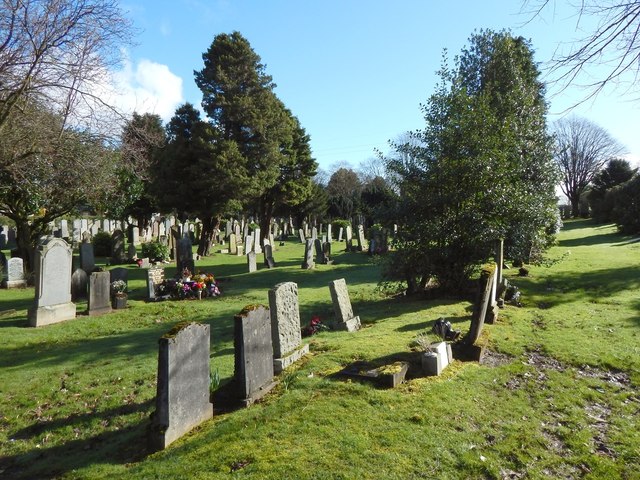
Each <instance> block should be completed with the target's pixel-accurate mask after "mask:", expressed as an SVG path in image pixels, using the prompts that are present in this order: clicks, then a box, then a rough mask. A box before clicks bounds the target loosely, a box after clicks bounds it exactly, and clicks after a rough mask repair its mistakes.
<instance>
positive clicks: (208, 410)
mask: <svg viewBox="0 0 640 480" xmlns="http://www.w3.org/2000/svg"><path fill="white" fill-rule="evenodd" d="M158 343H159V348H158V386H157V394H156V411H155V414H154V415H153V420H152V427H151V430H150V435H151V437H150V443H151V446H152V447H153V449H154V450H162V449H164V448H167V446H169V445H170V444H171V443H172V442H174V441H175V440H177V439H178V438H180V437H181V436H183V435H184V434H185V433H187V432H188V431H190V430H191V429H193V428H194V427H196V426H198V425H199V424H201V423H202V422H204V421H206V420H208V419H210V418H212V417H213V404H212V403H211V402H210V401H209V374H210V370H209V368H210V366H209V365H210V363H209V325H204V324H201V323H195V322H192V323H189V324H187V325H184V324H182V325H181V324H178V325H176V327H175V328H174V330H171V331H170V332H167V333H166V334H165V335H164V336H163V337H162V338H160V340H159V342H158Z"/></svg>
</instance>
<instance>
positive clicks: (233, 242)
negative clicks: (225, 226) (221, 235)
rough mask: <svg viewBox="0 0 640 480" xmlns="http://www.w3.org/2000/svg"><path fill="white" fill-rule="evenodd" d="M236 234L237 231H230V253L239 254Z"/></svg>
mask: <svg viewBox="0 0 640 480" xmlns="http://www.w3.org/2000/svg"><path fill="white" fill-rule="evenodd" d="M236 238H237V237H236V234H235V233H230V234H229V253H230V254H231V255H237V254H238V243H237V240H236Z"/></svg>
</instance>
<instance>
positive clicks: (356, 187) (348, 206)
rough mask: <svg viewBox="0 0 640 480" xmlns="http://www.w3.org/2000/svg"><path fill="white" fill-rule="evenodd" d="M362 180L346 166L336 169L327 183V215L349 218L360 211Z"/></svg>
mask: <svg viewBox="0 0 640 480" xmlns="http://www.w3.org/2000/svg"><path fill="white" fill-rule="evenodd" d="M361 190H362V182H361V181H360V177H358V174H357V173H356V172H354V171H353V170H351V169H348V168H339V169H338V170H336V171H335V172H334V173H333V175H331V178H330V179H329V183H328V184H327V195H328V197H329V215H330V216H332V217H338V218H351V217H352V216H353V215H354V214H356V213H358V212H359V211H360V192H361Z"/></svg>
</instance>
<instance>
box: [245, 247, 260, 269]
mask: <svg viewBox="0 0 640 480" xmlns="http://www.w3.org/2000/svg"><path fill="white" fill-rule="evenodd" d="M247 267H248V268H249V273H253V272H255V271H256V270H258V264H257V262H256V252H249V253H247Z"/></svg>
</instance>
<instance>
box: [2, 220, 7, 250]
mask: <svg viewBox="0 0 640 480" xmlns="http://www.w3.org/2000/svg"><path fill="white" fill-rule="evenodd" d="M8 229H9V227H7V226H6V225H1V226H0V250H4V249H5V248H7V230H8Z"/></svg>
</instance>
